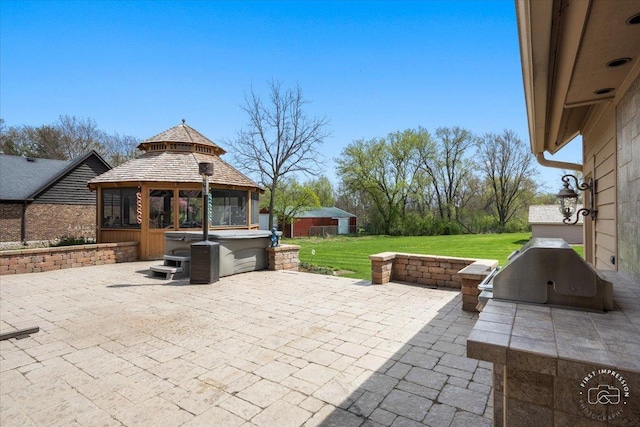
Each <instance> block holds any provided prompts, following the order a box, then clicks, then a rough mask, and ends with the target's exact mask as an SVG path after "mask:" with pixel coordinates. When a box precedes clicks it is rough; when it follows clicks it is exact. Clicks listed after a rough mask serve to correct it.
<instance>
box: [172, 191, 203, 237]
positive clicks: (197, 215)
mask: <svg viewBox="0 0 640 427" xmlns="http://www.w3.org/2000/svg"><path fill="white" fill-rule="evenodd" d="M178 208H179V215H180V221H179V227H180V228H201V227H202V191H200V190H186V191H185V190H180V192H179V197H178Z"/></svg>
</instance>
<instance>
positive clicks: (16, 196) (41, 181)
mask: <svg viewBox="0 0 640 427" xmlns="http://www.w3.org/2000/svg"><path fill="white" fill-rule="evenodd" d="M92 155H95V156H97V157H98V158H99V159H100V160H101V161H102V162H103V163H104V164H105V165H107V166H109V165H108V164H107V163H106V162H105V161H104V160H103V159H102V157H100V155H99V154H98V153H96V152H95V151H93V150H92V151H90V152H88V153H86V154H84V155H81V156H78V157H76V158H75V159H73V160H54V159H41V158H34V157H22V156H11V155H8V154H0V200H7V201H9V200H11V201H24V200H31V199H33V198H34V197H35V196H37V195H38V193H40V192H41V191H42V190H43V189H45V188H46V187H48V186H49V185H51V183H53V182H55V181H57V180H59V179H61V178H62V177H63V176H65V175H66V174H67V173H69V172H70V171H71V170H73V169H74V168H75V167H76V166H78V165H79V164H81V163H82V162H84V161H85V160H86V159H87V158H89V157H90V156H92Z"/></svg>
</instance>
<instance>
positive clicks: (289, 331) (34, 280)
mask: <svg viewBox="0 0 640 427" xmlns="http://www.w3.org/2000/svg"><path fill="white" fill-rule="evenodd" d="M156 263H157V262H137V263H126V264H116V265H109V266H96V267H84V268H77V269H71V270H59V271H52V272H48V273H35V274H23V275H15V276H2V277H0V331H1V332H8V331H12V330H14V329H21V328H27V327H33V326H39V327H40V332H38V333H36V334H33V335H31V337H29V338H25V339H20V340H17V339H11V340H6V341H1V342H0V424H1V425H3V426H13V425H20V426H28V425H46V426H57V425H81V426H90V425H91V426H93V425H100V426H102V425H104V426H112V425H113V426H118V425H127V426H141V425H142V426H146V425H148V426H160V425H162V426H174V425H175V426H178V425H184V426H199V425H201V426H253V425H255V426H277V427H285V426H302V425H303V426H316V425H322V426H340V427H342V426H345V427H346V426H378V425H382V426H414V425H415V426H419V425H429V426H448V425H452V426H474V427H476V426H483V425H486V426H489V425H491V416H492V412H493V408H492V405H493V397H492V396H493V395H492V388H491V382H492V375H491V365H490V364H488V363H485V362H478V361H476V360H473V359H468V358H466V357H464V354H465V351H466V350H465V348H466V347H465V341H466V337H467V335H468V333H469V332H470V331H471V329H472V328H473V325H474V324H475V321H476V318H477V316H474V315H471V314H469V313H466V312H463V311H462V310H461V309H460V306H461V299H460V294H459V293H458V292H454V291H450V290H443V289H428V288H425V287H418V286H410V285H406V284H399V283H390V284H387V285H371V284H370V282H365V281H357V280H352V279H344V278H337V277H331V276H322V275H314V274H308V273H298V272H286V271H284V272H283V271H280V272H272V271H260V272H253V273H245V274H239V275H235V276H230V277H225V278H222V279H221V280H220V281H219V282H217V283H215V284H213V285H189V284H188V281H177V282H167V281H163V280H158V279H153V278H149V277H146V275H145V274H144V272H145V271H146V270H147V269H148V267H149V266H151V265H154V264H156Z"/></svg>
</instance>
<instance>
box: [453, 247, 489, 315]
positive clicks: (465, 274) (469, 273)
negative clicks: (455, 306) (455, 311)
mask: <svg viewBox="0 0 640 427" xmlns="http://www.w3.org/2000/svg"><path fill="white" fill-rule="evenodd" d="M497 264H498V262H497V261H493V262H491V263H486V262H481V261H480V260H479V261H476V262H474V263H473V264H471V265H468V266H467V267H465V268H463V269H462V270H460V271H458V276H459V277H460V279H461V281H462V289H461V291H462V309H463V310H464V311H470V312H475V313H477V312H478V309H477V308H476V306H477V305H478V295H480V289H478V285H479V284H480V282H482V281H483V280H484V279H485V277H487V276H488V275H489V273H490V272H491V269H492V268H493V267H495V266H496V265H497Z"/></svg>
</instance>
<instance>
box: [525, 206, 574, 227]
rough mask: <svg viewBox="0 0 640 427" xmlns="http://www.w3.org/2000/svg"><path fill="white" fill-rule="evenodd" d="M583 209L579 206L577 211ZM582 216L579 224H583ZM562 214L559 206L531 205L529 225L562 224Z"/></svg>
mask: <svg viewBox="0 0 640 427" xmlns="http://www.w3.org/2000/svg"><path fill="white" fill-rule="evenodd" d="M578 209H582V205H578V207H577V208H576V210H578ZM582 218H583V217H582V215H580V216H579V219H578V224H580V225H581V224H582ZM562 219H563V217H562V214H561V213H560V211H559V210H558V206H557V205H531V206H529V224H562V225H564V223H563V222H562Z"/></svg>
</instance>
